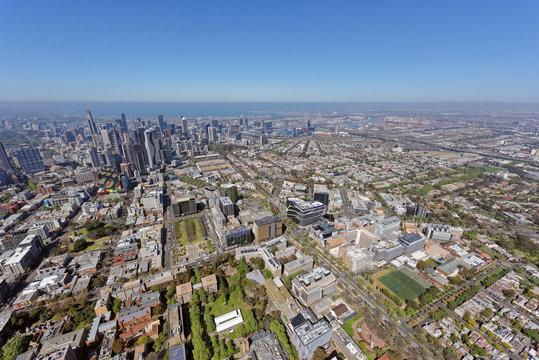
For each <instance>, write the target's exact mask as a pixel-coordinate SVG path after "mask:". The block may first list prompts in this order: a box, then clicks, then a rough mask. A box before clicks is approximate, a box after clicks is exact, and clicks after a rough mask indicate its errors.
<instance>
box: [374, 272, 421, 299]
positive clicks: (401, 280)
mask: <svg viewBox="0 0 539 360" xmlns="http://www.w3.org/2000/svg"><path fill="white" fill-rule="evenodd" d="M378 280H379V281H380V282H381V283H382V284H384V285H385V287H387V288H388V289H389V290H391V291H392V292H393V293H394V294H395V295H397V296H398V297H399V298H400V299H401V300H403V301H406V300H413V299H416V298H417V297H418V296H419V295H421V294H422V293H423V292H424V291H425V290H426V288H425V287H423V286H422V285H421V284H420V283H419V282H417V281H415V280H414V279H412V278H411V277H410V276H408V275H406V274H405V273H404V272H403V271H401V270H393V271H391V272H389V273H387V274H385V275H382V276H380V277H379V278H378Z"/></svg>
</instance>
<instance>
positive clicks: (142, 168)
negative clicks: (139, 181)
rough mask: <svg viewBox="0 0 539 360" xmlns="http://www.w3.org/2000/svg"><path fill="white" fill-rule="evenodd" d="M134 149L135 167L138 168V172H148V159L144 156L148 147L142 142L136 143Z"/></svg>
mask: <svg viewBox="0 0 539 360" xmlns="http://www.w3.org/2000/svg"><path fill="white" fill-rule="evenodd" d="M133 151H134V159H135V160H134V161H135V162H134V165H135V169H137V170H138V172H139V173H140V174H142V175H145V174H147V171H146V167H147V166H146V161H145V157H144V154H146V149H145V148H144V146H142V145H141V144H135V145H134V146H133Z"/></svg>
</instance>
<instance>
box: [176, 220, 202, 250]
mask: <svg viewBox="0 0 539 360" xmlns="http://www.w3.org/2000/svg"><path fill="white" fill-rule="evenodd" d="M174 228H175V230H176V238H177V239H178V242H179V243H180V244H182V245H183V246H187V245H188V244H190V243H197V242H200V241H202V238H203V237H204V226H202V220H201V219H200V218H198V217H197V218H192V219H187V220H181V221H178V222H176V224H174Z"/></svg>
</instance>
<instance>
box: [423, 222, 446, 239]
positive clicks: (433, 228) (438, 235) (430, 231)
mask: <svg viewBox="0 0 539 360" xmlns="http://www.w3.org/2000/svg"><path fill="white" fill-rule="evenodd" d="M423 233H424V234H425V236H426V237H427V239H432V240H435V241H440V242H442V241H450V240H451V238H452V237H453V233H452V232H451V228H450V227H449V226H447V225H443V224H425V225H424V228H423Z"/></svg>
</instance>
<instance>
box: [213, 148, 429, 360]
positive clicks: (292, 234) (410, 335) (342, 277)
mask: <svg viewBox="0 0 539 360" xmlns="http://www.w3.org/2000/svg"><path fill="white" fill-rule="evenodd" d="M224 157H225V158H226V159H227V160H228V161H229V162H230V163H231V164H232V166H233V167H234V169H235V170H236V171H238V172H239V173H240V174H242V175H243V176H245V173H244V172H243V171H242V170H241V169H238V168H237V167H236V165H235V162H234V161H231V160H230V159H229V158H228V156H227V155H226V154H225V155H224ZM261 175H263V174H261ZM251 181H252V182H253V184H254V185H255V186H256V188H257V189H258V190H259V191H260V192H262V193H263V194H264V195H265V196H266V200H268V201H269V202H270V203H271V204H272V205H273V206H274V207H275V208H277V209H279V211H280V213H281V214H286V207H285V206H284V205H283V204H282V203H280V202H279V201H278V200H276V199H275V198H274V196H272V195H271V194H269V193H268V192H267V191H265V190H264V188H263V187H262V186H261V185H260V184H258V182H257V181H256V180H255V179H251ZM287 233H288V235H289V236H288V240H289V241H290V242H291V243H292V244H294V245H295V246H296V247H299V248H303V246H302V245H301V244H299V242H297V241H296V240H294V238H296V237H297V238H302V237H303V236H304V235H305V232H301V231H299V230H295V229H292V228H287ZM315 251H316V252H317V256H318V258H319V260H320V259H321V260H322V261H321V262H322V263H323V265H325V266H327V268H328V269H330V270H331V271H332V272H333V273H334V275H335V276H336V277H337V278H338V279H339V281H340V282H341V283H344V284H346V285H347V286H348V288H351V289H352V290H355V291H356V292H357V293H358V296H359V297H360V298H361V300H363V301H364V302H365V304H367V305H368V306H369V308H371V309H372V310H374V311H376V312H377V313H379V314H382V318H383V320H384V321H385V322H386V323H388V324H390V325H391V326H392V327H393V328H395V329H398V332H399V333H400V334H402V335H403V337H404V339H405V340H408V341H410V342H411V343H412V344H413V346H414V347H415V348H416V349H417V350H418V351H419V352H420V353H421V354H422V355H423V356H424V359H428V360H431V359H435V358H436V356H434V355H433V354H432V353H431V352H430V349H429V348H427V347H426V346H424V345H423V344H421V343H419V342H418V341H417V339H416V337H415V333H414V331H413V329H411V328H410V327H409V326H408V324H407V323H406V321H402V320H401V321H400V322H397V321H395V320H393V319H391V318H390V317H389V316H387V315H386V313H387V309H385V308H382V307H381V306H379V305H377V304H376V303H374V302H373V301H372V300H371V297H373V295H372V294H369V293H368V292H367V291H365V290H364V289H363V288H361V287H359V286H358V285H357V284H356V283H354V282H353V281H351V280H349V279H348V277H347V274H345V273H343V272H342V271H341V270H340V269H338V268H337V267H336V266H334V260H333V259H329V258H328V257H327V256H326V255H325V254H323V253H322V252H321V251H319V250H318V249H315ZM354 276H355V275H354Z"/></svg>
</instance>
